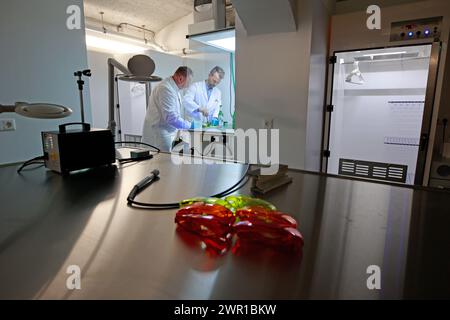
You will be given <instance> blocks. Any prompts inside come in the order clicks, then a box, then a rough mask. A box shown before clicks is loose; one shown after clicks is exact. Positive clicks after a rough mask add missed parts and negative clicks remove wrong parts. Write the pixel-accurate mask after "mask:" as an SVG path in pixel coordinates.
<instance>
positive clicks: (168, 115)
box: [142, 66, 193, 152]
mask: <svg viewBox="0 0 450 320" xmlns="http://www.w3.org/2000/svg"><path fill="white" fill-rule="evenodd" d="M192 77H193V73H192V70H191V69H190V68H189V67H185V66H183V67H179V68H178V69H177V71H176V72H175V74H174V75H173V76H171V77H169V78H167V79H164V80H163V81H162V82H161V83H159V84H158V85H157V86H156V87H155V88H154V89H153V92H152V95H151V97H150V101H149V105H148V108H147V114H146V116H145V122H144V130H143V134H142V140H143V142H145V143H149V144H151V145H153V146H155V147H158V148H160V149H161V151H165V152H169V151H171V148H172V143H173V140H174V138H175V135H176V133H177V130H178V129H190V128H191V127H192V122H190V121H187V120H186V119H185V118H184V114H183V111H182V107H183V106H182V97H181V90H183V89H186V88H188V87H189V86H190V84H191V82H192Z"/></svg>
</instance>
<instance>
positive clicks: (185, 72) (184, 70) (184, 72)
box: [175, 66, 194, 78]
mask: <svg viewBox="0 0 450 320" xmlns="http://www.w3.org/2000/svg"><path fill="white" fill-rule="evenodd" d="M175 74H177V75H180V76H183V77H185V78H187V77H188V76H189V77H192V76H193V75H194V72H192V69H191V68H189V67H186V66H181V67H179V68H178V69H177V71H175Z"/></svg>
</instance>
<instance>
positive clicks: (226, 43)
mask: <svg viewBox="0 0 450 320" xmlns="http://www.w3.org/2000/svg"><path fill="white" fill-rule="evenodd" d="M208 43H210V44H211V45H212V46H214V47H218V48H222V49H224V50H227V51H233V52H234V51H236V38H234V37H232V38H231V37H230V38H225V39H218V40H210V41H208Z"/></svg>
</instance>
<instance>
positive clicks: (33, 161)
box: [17, 156, 45, 173]
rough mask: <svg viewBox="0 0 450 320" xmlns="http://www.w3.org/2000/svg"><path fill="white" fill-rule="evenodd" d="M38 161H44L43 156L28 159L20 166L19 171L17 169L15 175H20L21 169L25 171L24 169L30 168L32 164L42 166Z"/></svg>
mask: <svg viewBox="0 0 450 320" xmlns="http://www.w3.org/2000/svg"><path fill="white" fill-rule="evenodd" d="M40 160H45V157H44V156H39V157H36V158H33V159H30V160H28V161H25V162H24V163H23V164H22V166H21V167H20V168H19V169H17V173H20V172H21V171H22V170H23V169H25V168H26V167H28V166H31V165H33V164H43V162H42V161H40Z"/></svg>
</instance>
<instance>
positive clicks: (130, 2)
mask: <svg viewBox="0 0 450 320" xmlns="http://www.w3.org/2000/svg"><path fill="white" fill-rule="evenodd" d="M193 3H194V0H84V13H85V16H86V17H88V18H93V19H96V20H101V15H100V12H101V11H103V12H104V13H105V14H104V21H105V22H107V23H111V24H114V25H118V24H119V23H131V24H135V25H138V26H142V25H145V27H146V28H147V29H150V30H153V31H155V32H158V31H159V30H161V29H162V28H164V27H165V26H167V25H168V24H170V23H172V22H174V21H176V20H178V19H180V18H181V17H184V16H186V15H187V14H189V13H191V12H192V11H193V7H194V5H193Z"/></svg>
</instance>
